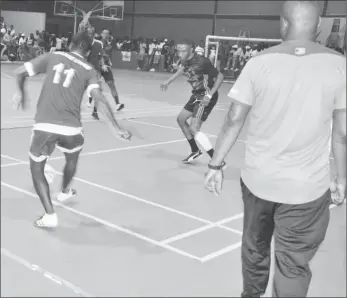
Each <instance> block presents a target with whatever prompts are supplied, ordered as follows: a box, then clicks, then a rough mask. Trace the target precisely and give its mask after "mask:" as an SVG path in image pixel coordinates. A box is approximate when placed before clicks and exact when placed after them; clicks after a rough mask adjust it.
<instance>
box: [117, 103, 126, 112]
mask: <svg viewBox="0 0 347 298" xmlns="http://www.w3.org/2000/svg"><path fill="white" fill-rule="evenodd" d="M116 108H117V111H120V110H123V109H124V103H119V104H117V105H116Z"/></svg>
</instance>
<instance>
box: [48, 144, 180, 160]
mask: <svg viewBox="0 0 347 298" xmlns="http://www.w3.org/2000/svg"><path fill="white" fill-rule="evenodd" d="M183 141H186V139H179V140H173V141H166V142H158V143H151V144H143V145H136V146H128V147H121V148H114V149H106V150H99V151H91V152H86V153H81V154H80V156H88V155H96V154H101V153H110V152H118V151H126V150H133V149H140V148H150V147H155V146H160V145H168V144H174V143H179V142H183ZM59 159H65V156H58V157H52V158H50V159H49V160H59Z"/></svg>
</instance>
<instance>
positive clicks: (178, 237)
mask: <svg viewBox="0 0 347 298" xmlns="http://www.w3.org/2000/svg"><path fill="white" fill-rule="evenodd" d="M240 218H243V213H239V214H236V215H234V216H231V217H228V218H225V219H222V220H219V221H216V222H213V223H211V224H208V225H205V226H202V227H200V228H197V229H193V230H190V231H188V232H185V233H182V234H178V235H176V236H173V237H170V238H167V239H165V240H162V241H161V243H165V244H169V243H172V242H176V241H178V240H182V239H184V238H187V237H190V236H193V235H196V234H199V233H202V232H205V231H207V230H210V229H213V228H218V227H219V226H220V225H223V224H226V223H228V222H231V221H234V220H237V219H240ZM230 229H231V228H230ZM232 232H234V233H235V234H238V235H242V232H241V231H239V230H236V229H232Z"/></svg>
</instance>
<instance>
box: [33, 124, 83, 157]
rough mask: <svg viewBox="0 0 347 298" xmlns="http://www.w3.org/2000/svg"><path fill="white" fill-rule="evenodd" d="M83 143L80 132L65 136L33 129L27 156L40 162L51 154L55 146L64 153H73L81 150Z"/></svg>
mask: <svg viewBox="0 0 347 298" xmlns="http://www.w3.org/2000/svg"><path fill="white" fill-rule="evenodd" d="M83 144H84V136H83V134H82V133H79V134H77V135H72V136H70V135H69V136H67V135H61V134H56V133H52V132H46V131H42V130H33V133H32V137H31V144H30V149H29V156H30V158H31V159H32V160H34V161H36V162H42V161H44V160H45V159H47V158H49V157H50V156H51V154H52V153H53V151H54V149H55V148H58V149H59V150H60V151H61V152H64V153H74V152H77V151H80V150H82V147H83Z"/></svg>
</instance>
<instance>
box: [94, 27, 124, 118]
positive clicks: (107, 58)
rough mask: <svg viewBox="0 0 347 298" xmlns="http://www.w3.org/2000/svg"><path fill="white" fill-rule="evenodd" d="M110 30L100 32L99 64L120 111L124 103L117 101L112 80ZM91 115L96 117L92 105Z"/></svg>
mask: <svg viewBox="0 0 347 298" xmlns="http://www.w3.org/2000/svg"><path fill="white" fill-rule="evenodd" d="M109 38H110V32H109V31H108V30H103V31H102V32H101V42H102V44H103V49H102V54H101V55H102V57H101V61H102V66H101V76H102V77H103V78H104V80H105V82H106V84H107V85H108V87H109V88H110V90H111V94H112V97H113V98H114V100H115V102H116V108H117V111H120V110H122V109H123V108H124V104H123V103H120V102H119V96H118V91H117V88H116V85H115V82H114V77H113V73H112V68H111V67H112V62H111V53H112V45H110V44H109ZM93 117H94V118H95V119H97V109H96V107H94V111H93Z"/></svg>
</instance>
